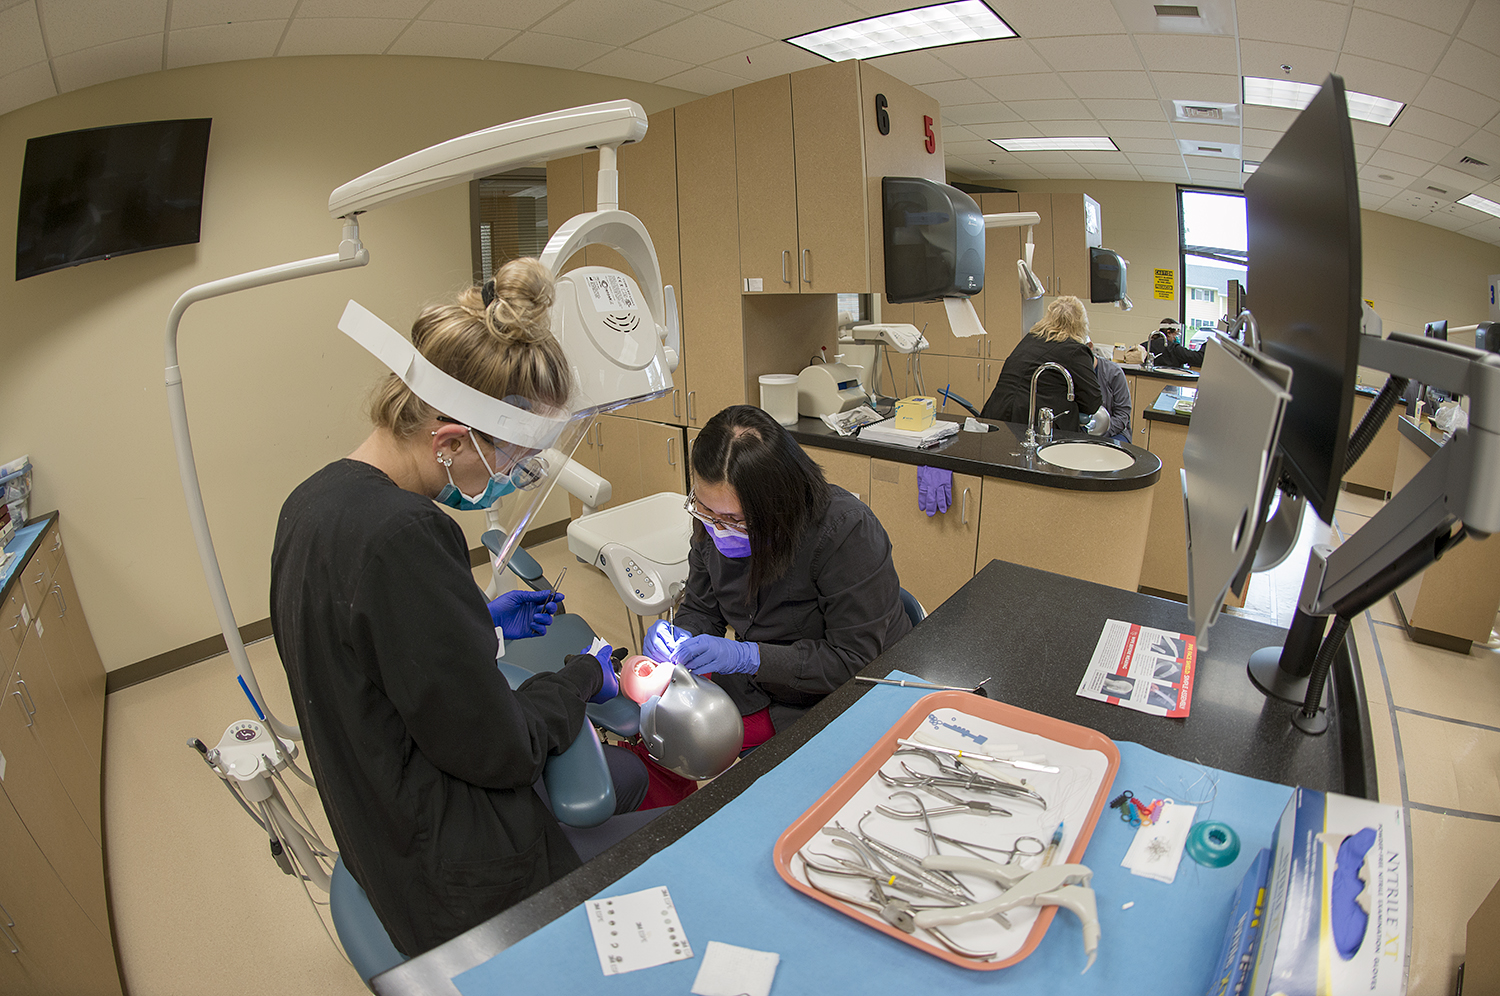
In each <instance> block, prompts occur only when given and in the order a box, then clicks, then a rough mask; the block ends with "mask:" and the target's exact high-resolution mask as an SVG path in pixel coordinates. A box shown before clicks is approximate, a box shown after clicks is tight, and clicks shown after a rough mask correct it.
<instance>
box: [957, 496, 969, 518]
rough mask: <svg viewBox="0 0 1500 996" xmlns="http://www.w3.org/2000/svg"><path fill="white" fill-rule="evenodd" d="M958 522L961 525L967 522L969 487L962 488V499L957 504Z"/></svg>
mask: <svg viewBox="0 0 1500 996" xmlns="http://www.w3.org/2000/svg"><path fill="white" fill-rule="evenodd" d="M958 522H959V525H963V526H967V525H968V524H969V489H968V488H964V496H963V500H962V502H961V504H960V505H959V520H958Z"/></svg>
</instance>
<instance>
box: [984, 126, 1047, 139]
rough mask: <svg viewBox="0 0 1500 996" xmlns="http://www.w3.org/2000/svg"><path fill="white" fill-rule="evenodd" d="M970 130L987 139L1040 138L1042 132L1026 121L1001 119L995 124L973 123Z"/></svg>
mask: <svg viewBox="0 0 1500 996" xmlns="http://www.w3.org/2000/svg"><path fill="white" fill-rule="evenodd" d="M969 130H970V131H972V132H973V133H974V134H976V135H982V136H983V137H984V138H985V139H986V140H989V139H1000V138H1038V137H1040V136H1041V134H1042V133H1041V132H1039V131H1037V130H1036V129H1035V128H1033V127H1032V126H1031V124H1030V123H1029V122H1026V121H1000V122H997V123H995V124H973V125H969Z"/></svg>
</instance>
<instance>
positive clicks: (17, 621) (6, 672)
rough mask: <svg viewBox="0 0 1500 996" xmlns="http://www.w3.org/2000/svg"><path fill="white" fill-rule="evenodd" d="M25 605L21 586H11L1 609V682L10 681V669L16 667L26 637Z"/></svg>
mask: <svg viewBox="0 0 1500 996" xmlns="http://www.w3.org/2000/svg"><path fill="white" fill-rule="evenodd" d="M25 604H26V601H25V599H23V598H22V597H21V586H20V584H14V585H11V589H10V594H9V595H7V596H5V604H4V606H3V607H0V680H6V681H8V680H9V679H10V669H11V668H12V667H14V666H15V663H16V655H17V654H19V653H20V652H21V639H22V638H23V637H24V636H25V635H26V621H25V620H26V616H24V615H23V614H22V612H21V608H22V606H24V605H25ZM28 613H29V610H28Z"/></svg>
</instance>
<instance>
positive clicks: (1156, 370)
mask: <svg viewBox="0 0 1500 996" xmlns="http://www.w3.org/2000/svg"><path fill="white" fill-rule="evenodd" d="M1120 369H1121V370H1123V371H1125V374H1126V376H1128V377H1154V378H1156V379H1157V380H1197V379H1198V378H1199V376H1200V374H1199V372H1198V371H1197V370H1195V369H1193V368H1192V367H1162V366H1158V367H1143V366H1141V365H1140V364H1139V363H1121V364H1120Z"/></svg>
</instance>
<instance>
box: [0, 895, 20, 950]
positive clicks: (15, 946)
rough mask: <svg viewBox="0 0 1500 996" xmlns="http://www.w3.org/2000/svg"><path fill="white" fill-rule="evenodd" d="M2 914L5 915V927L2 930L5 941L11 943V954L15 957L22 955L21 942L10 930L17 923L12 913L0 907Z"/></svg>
mask: <svg viewBox="0 0 1500 996" xmlns="http://www.w3.org/2000/svg"><path fill="white" fill-rule="evenodd" d="M0 913H4V914H5V926H4V927H0V930H3V931H5V939H6V940H7V941H10V953H11V954H13V955H18V954H20V953H21V945H20V942H18V941H17V940H16V935H15V934H12V933H11V932H10V929H9V928H13V927H15V925H16V921H15V919H14V918H13V917H12V916H11V915H10V911H9V910H7V909H6V908H5V907H4V906H3V905H0Z"/></svg>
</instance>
